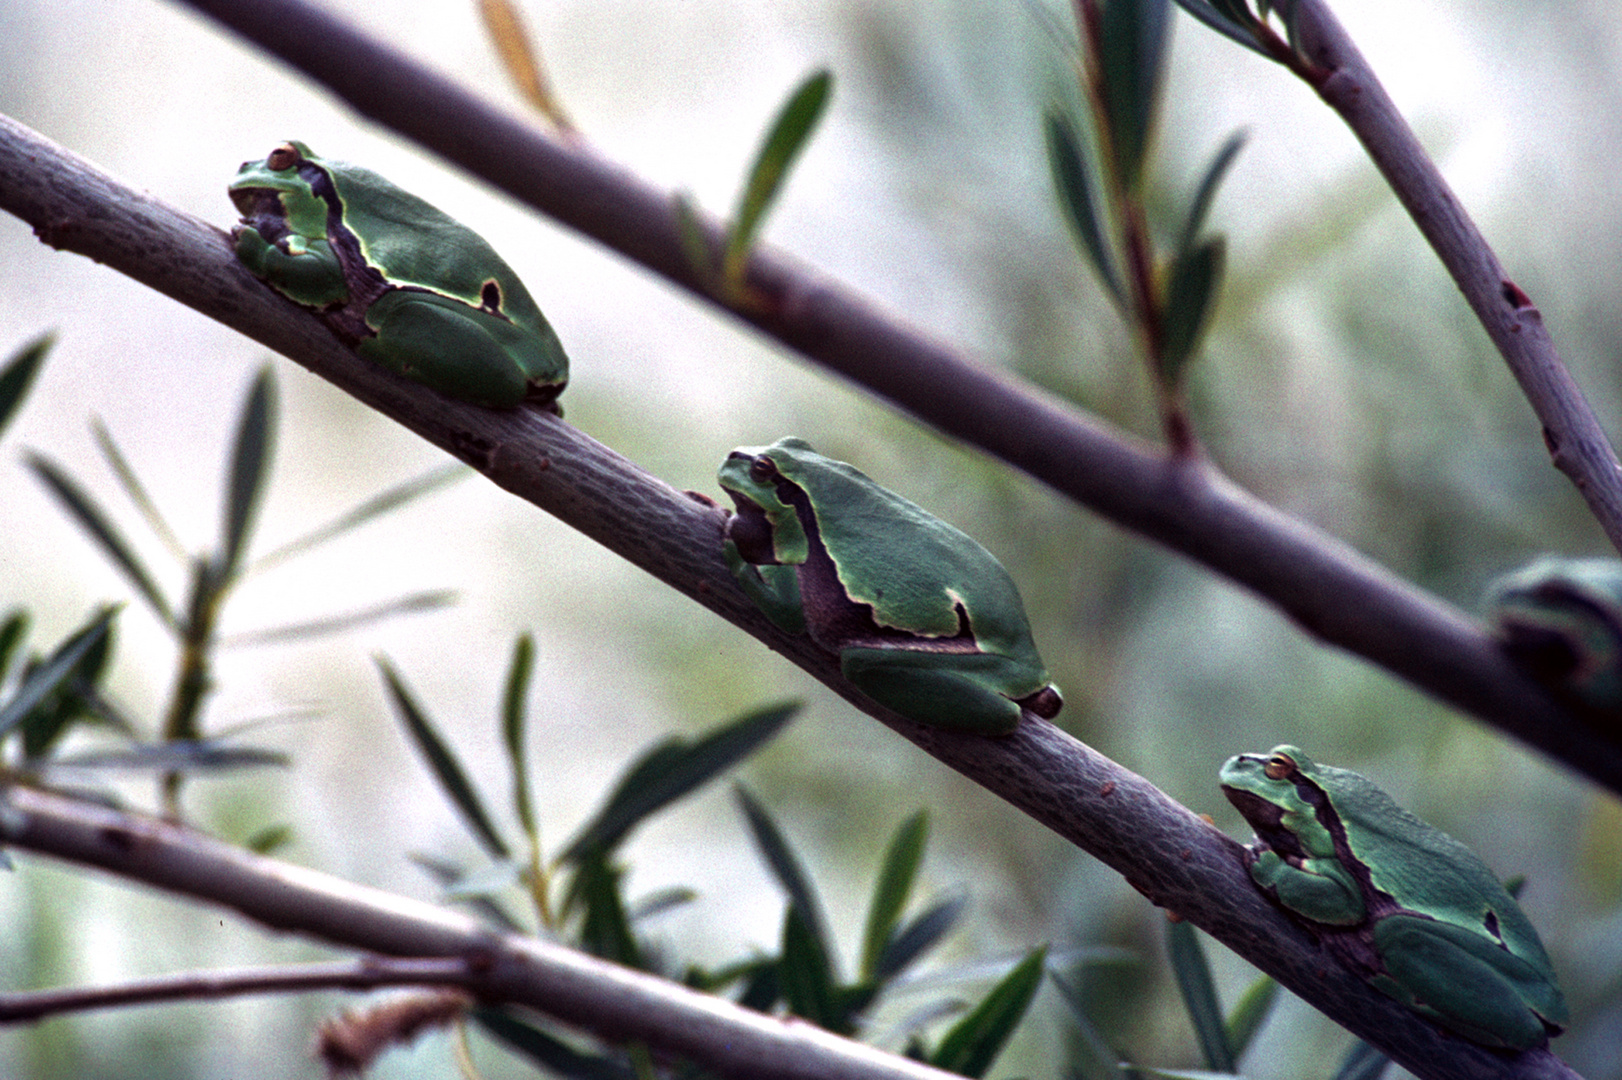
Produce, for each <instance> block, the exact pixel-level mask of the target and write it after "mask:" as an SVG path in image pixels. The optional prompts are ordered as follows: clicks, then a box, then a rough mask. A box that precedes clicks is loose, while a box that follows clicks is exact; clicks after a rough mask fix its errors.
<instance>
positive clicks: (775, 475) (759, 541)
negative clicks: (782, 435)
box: [718, 439, 810, 566]
mask: <svg viewBox="0 0 1622 1080" xmlns="http://www.w3.org/2000/svg"><path fill="white" fill-rule="evenodd" d="M785 444H798V445H799V446H803V447H805V449H806V450H810V447H809V445H807V444H806V443H804V442H803V441H802V440H800V439H781V440H779V441H778V442H776V443H773V444H772V445H771V446H740V447H738V448H737V449H736V450H734V451H732V453H730V454H728V455H727V459H726V461H724V462H722V464H721V470H720V472H719V474H718V479H719V480H720V482H721V487H722V489H723V490H724V491H726V493H727V494H728V495H730V496H732V501H733V503H734V504H735V505H736V506H737V512H736V513H735V514H734V515H733V516H732V517H731V518H729V519H728V520H727V526H726V535H727V539H729V540H731V541H732V542H733V543H734V544H736V545H737V546H738V554H740V555H742V556H743V558H744V560H745V561H746V562H751V563H754V564H756V565H757V566H765V565H774V564H777V565H794V564H798V563H803V562H805V560H806V557H807V555H808V554H809V552H810V544H809V542H808V541H807V539H806V534H805V528H804V526H803V525H802V524H801V523H800V515H799V512H798V511H797V510H796V509H795V508H794V504H793V501H792V500H793V498H794V496H795V494H796V493H797V492H798V491H799V489H798V488H797V486H796V485H795V484H794V481H793V480H791V479H789V478H788V476H786V475H785V471H790V472H792V471H793V464H792V459H791V455H792V453H793V451H794V449H795V447H794V446H791V445H788V446H786V445H785ZM779 459H781V460H779ZM785 466H786V467H787V469H786V470H785Z"/></svg>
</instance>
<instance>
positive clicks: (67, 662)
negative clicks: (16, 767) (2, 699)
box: [0, 607, 119, 736]
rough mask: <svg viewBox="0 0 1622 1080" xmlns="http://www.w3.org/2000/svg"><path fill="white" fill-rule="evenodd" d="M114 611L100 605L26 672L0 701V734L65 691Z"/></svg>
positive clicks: (105, 630)
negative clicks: (38, 663) (99, 608)
mask: <svg viewBox="0 0 1622 1080" xmlns="http://www.w3.org/2000/svg"><path fill="white" fill-rule="evenodd" d="M118 612H119V609H118V608H116V607H109V608H103V609H102V610H101V612H100V613H98V614H97V615H95V616H94V617H93V618H92V619H91V620H90V622H89V623H87V624H86V625H85V626H83V627H81V628H80V629H79V630H76V631H75V632H74V633H73V634H72V635H71V636H69V637H68V639H67V640H66V641H64V642H63V643H62V644H61V645H59V646H57V648H56V651H55V652H53V653H52V654H51V657H50V659H48V660H46V661H45V663H43V664H40V665H39V666H38V667H36V668H35V669H34V670H33V671H30V672H29V673H28V677H27V678H25V679H24V680H23V681H22V685H21V686H19V687H17V692H16V693H15V694H13V695H11V698H10V700H8V701H7V702H6V703H5V704H4V705H0V736H4V735H5V734H6V733H7V732H9V731H10V730H11V729H12V728H14V727H16V726H17V725H18V724H20V723H22V722H23V720H25V719H26V718H27V717H28V715H29V714H30V713H32V712H33V711H34V709H36V708H37V707H38V706H39V705H40V704H41V703H42V702H44V701H46V700H48V699H49V698H51V697H52V696H53V695H56V694H60V693H64V692H66V691H67V689H68V687H69V684H70V683H71V681H72V680H73V678H74V677H75V675H76V674H77V669H78V667H79V665H80V664H81V663H83V662H84V660H85V658H86V657H87V656H89V655H90V654H91V653H92V652H93V651H94V650H96V649H98V648H101V647H102V646H103V645H104V643H105V642H106V640H107V635H108V634H109V633H111V629H112V621H113V618H114V617H115V616H116V615H117V614H118Z"/></svg>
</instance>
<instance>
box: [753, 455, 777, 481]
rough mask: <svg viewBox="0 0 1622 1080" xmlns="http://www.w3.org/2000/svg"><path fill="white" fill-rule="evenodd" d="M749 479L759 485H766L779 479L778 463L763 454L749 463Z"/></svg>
mask: <svg viewBox="0 0 1622 1080" xmlns="http://www.w3.org/2000/svg"><path fill="white" fill-rule="evenodd" d="M749 479H751V480H753V481H754V482H755V483H757V484H765V483H769V482H770V481H772V480H775V479H777V462H775V461H773V460H772V459H771V458H769V457H767V456H766V455H765V454H761V455H760V456H759V457H757V458H755V460H753V461H751V462H750V463H749Z"/></svg>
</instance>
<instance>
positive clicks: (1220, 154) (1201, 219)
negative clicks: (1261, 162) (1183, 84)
mask: <svg viewBox="0 0 1622 1080" xmlns="http://www.w3.org/2000/svg"><path fill="white" fill-rule="evenodd" d="M1246 138H1248V135H1247V133H1246V132H1244V131H1236V132H1234V133H1233V134H1232V135H1229V136H1228V138H1227V140H1226V141H1225V142H1223V144H1222V148H1221V149H1220V150H1218V151H1217V153H1216V157H1214V158H1212V159H1211V164H1210V165H1209V166H1207V167H1206V170H1205V175H1204V176H1203V177H1201V178H1200V186H1199V188H1198V189H1196V190H1195V192H1194V202H1193V204H1192V205H1191V206H1190V207H1189V210H1188V221H1187V222H1186V223H1185V224H1184V225H1183V236H1182V239H1181V240H1179V241H1178V242H1177V250H1179V251H1187V250H1188V249H1189V248H1191V247H1193V246H1194V242H1195V241H1197V240H1198V239H1199V238H1200V230H1201V229H1203V228H1205V219H1206V217H1207V216H1208V215H1209V214H1210V212H1211V203H1212V202H1214V201H1215V200H1216V193H1217V188H1218V187H1220V186H1221V184H1222V178H1223V177H1224V176H1226V175H1227V173H1228V168H1229V167H1230V166H1231V165H1232V164H1233V162H1234V159H1235V158H1237V157H1238V156H1239V151H1240V150H1242V149H1244V145H1245V139H1246Z"/></svg>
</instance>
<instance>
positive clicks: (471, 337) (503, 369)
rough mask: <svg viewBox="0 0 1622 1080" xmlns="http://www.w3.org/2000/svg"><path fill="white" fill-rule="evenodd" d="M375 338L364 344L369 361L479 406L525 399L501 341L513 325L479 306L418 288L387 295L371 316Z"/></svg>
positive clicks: (361, 348) (368, 317) (522, 380)
mask: <svg viewBox="0 0 1622 1080" xmlns="http://www.w3.org/2000/svg"><path fill="white" fill-rule="evenodd" d="M366 322H367V324H368V325H370V326H371V327H372V328H373V329H374V330H376V331H377V333H376V336H374V337H370V338H367V339H366V340H365V341H362V342H361V343H360V346H359V349H358V351H359V352H360V354H361V355H362V356H364V357H366V358H367V359H368V360H375V361H377V362H378V363H380V364H382V365H383V366H384V367H387V368H391V369H393V370H394V371H398V372H399V373H400V374H402V375H405V376H407V377H409V378H412V379H415V380H417V381H418V382H420V383H423V384H425V385H427V386H431V387H433V388H434V389H435V390H438V391H439V392H440V393H442V394H445V395H447V396H449V397H453V398H457V399H458V400H461V401H471V402H472V403H473V404H475V405H490V406H495V407H498V408H500V407H510V406H514V405H517V404H518V403H519V402H521V401H523V400H524V393H525V391H526V389H527V382H526V380H525V377H524V372H523V370H522V369H521V368H520V367H519V366H518V365H517V364H516V363H515V362H514V361H513V358H512V355H511V354H510V353H509V352H508V350H507V349H506V348H505V347H504V343H503V341H502V340H501V338H502V337H503V336H505V335H506V333H507V332H509V330H508V326H507V324H506V323H503V322H502V321H501V320H500V319H497V318H495V317H494V316H492V315H488V314H486V313H484V312H483V311H480V310H479V309H478V308H474V307H470V306H468V305H467V304H463V303H460V302H459V301H456V300H452V299H450V298H448V297H442V296H439V295H437V294H435V293H431V292H422V291H418V290H414V289H395V290H393V291H391V292H387V293H384V294H383V295H382V296H381V297H379V298H378V299H377V300H376V301H375V302H374V303H373V304H372V306H371V308H370V309H369V310H368V311H367V312H366Z"/></svg>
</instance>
